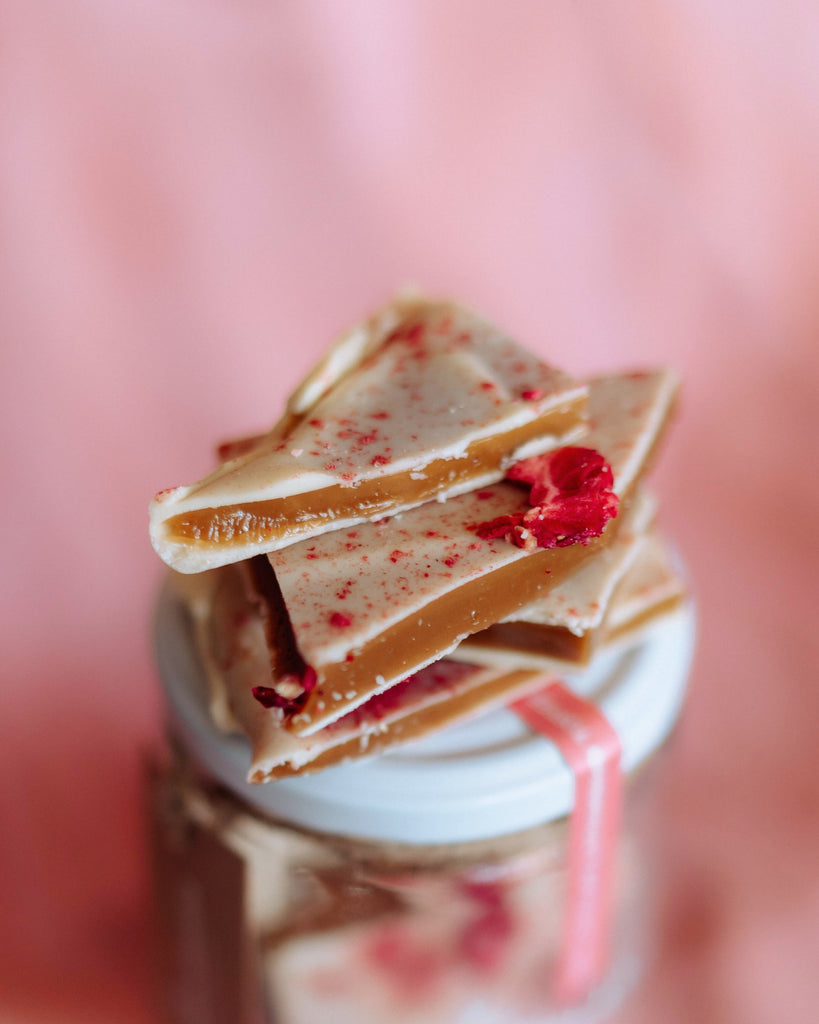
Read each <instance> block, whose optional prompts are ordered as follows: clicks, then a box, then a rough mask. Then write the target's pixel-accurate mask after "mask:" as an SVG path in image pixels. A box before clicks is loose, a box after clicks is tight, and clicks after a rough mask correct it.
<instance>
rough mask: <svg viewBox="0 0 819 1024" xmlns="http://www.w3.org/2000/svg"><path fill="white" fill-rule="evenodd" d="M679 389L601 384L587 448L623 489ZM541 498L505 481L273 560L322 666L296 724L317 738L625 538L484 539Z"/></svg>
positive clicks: (638, 378)
mask: <svg viewBox="0 0 819 1024" xmlns="http://www.w3.org/2000/svg"><path fill="white" fill-rule="evenodd" d="M675 391H676V381H675V378H674V377H673V376H672V375H671V374H669V373H666V372H663V371H658V372H653V373H642V374H626V375H621V376H616V377H608V378H600V379H597V380H595V381H593V382H592V383H591V387H590V398H591V415H592V420H593V424H594V426H593V429H592V430H591V431H590V433H589V434H588V435H586V436H585V437H584V439H583V441H584V445H588V446H589V447H591V448H594V449H597V450H598V451H599V452H602V454H603V455H604V456H605V457H606V458H607V459H608V460H609V463H610V466H611V469H612V471H613V474H614V489H615V491H616V492H617V494H619V495H620V496H621V497H624V498H627V497H628V496H629V495H630V494H631V492H632V489H633V487H634V485H635V484H636V482H637V480H638V479H639V477H640V476H641V474H642V472H643V471H644V469H645V467H646V465H647V463H648V461H649V460H650V456H651V455H652V453H653V450H654V448H655V446H656V444H657V442H658V438H659V437H660V435H661V433H662V431H663V428H664V426H665V423H666V420H667V418H668V415H669V412H670V409H671V406H672V403H673V398H674V395H675ZM530 507H531V506H530V504H529V501H528V497H527V492H526V490H525V489H521V487H519V486H518V485H516V484H513V483H508V482H501V483H498V484H495V485H493V486H491V487H486V488H479V489H478V490H476V491H472V492H469V493H467V494H463V495H460V496H459V497H456V498H452V499H450V500H449V501H447V502H444V503H438V502H431V503H428V504H426V505H422V506H421V507H420V508H416V509H413V510H411V511H409V512H406V513H404V514H403V515H401V516H397V517H394V518H392V519H390V520H388V521H386V522H382V523H366V524H362V525H360V526H358V527H356V528H355V529H351V530H338V531H335V532H333V533H331V534H325V535H324V536H321V537H316V538H313V539H311V540H309V541H304V542H301V543H299V544H294V545H292V546H290V547H288V548H285V549H283V550H281V551H277V552H273V553H271V554H270V555H268V556H267V558H268V560H269V563H270V565H271V566H272V570H273V571H274V572H275V576H276V579H277V582H278V587H279V588H280V592H281V595H282V598H283V603H282V605H281V606H280V607H279V608H277V609H274V610H273V615H274V616H275V615H288V616H289V620H290V623H291V626H292V630H293V635H294V638H295V643H296V645H297V647H298V653H299V654H300V656H301V657H302V658H303V660H304V663H305V665H306V666H308V669H309V674H308V675H306V676H305V685H304V692H303V694H302V695H301V698H300V704H299V706H298V707H297V708H294V713H293V714H292V715H291V716H290V718H289V720H288V727H289V728H291V729H292V730H293V731H294V732H296V733H299V734H303V735H308V734H309V733H311V732H313V731H315V730H316V729H319V728H321V727H322V726H323V725H325V724H326V723H327V722H330V721H332V720H333V719H335V718H338V717H340V716H341V715H343V714H345V713H346V712H347V711H349V710H350V709H352V708H353V707H356V706H357V705H358V704H361V703H363V702H364V701H365V700H367V698H368V697H370V696H371V695H372V694H373V693H375V692H377V691H380V690H384V689H386V688H387V687H389V686H391V685H393V684H394V683H396V682H398V681H399V680H401V679H404V678H406V677H407V676H409V675H411V674H413V673H414V672H416V671H418V669H420V668H422V667H423V666H425V665H428V664H430V663H431V662H433V661H436V660H438V658H440V657H442V656H443V655H445V654H447V653H449V652H450V651H452V650H453V649H454V648H455V647H456V646H457V644H458V643H459V642H460V641H461V640H463V639H464V638H465V637H467V636H469V635H471V634H473V633H476V632H478V631H479V630H481V629H485V628H486V627H487V626H490V625H493V624H494V623H496V622H499V621H500V620H501V619H504V618H506V617H508V616H510V615H512V614H513V613H514V612H515V611H517V610H518V609H519V608H522V607H524V606H525V605H526V604H529V603H530V602H531V601H533V600H535V599H536V598H538V597H539V596H542V595H543V594H545V593H547V592H549V591H550V590H552V589H553V588H554V587H555V586H557V585H558V584H559V583H560V582H562V581H563V580H564V579H566V578H567V577H568V576H569V575H570V574H571V573H573V572H574V571H576V570H577V569H578V568H579V566H580V565H581V564H582V563H583V562H584V561H585V560H587V559H588V558H590V557H592V556H593V555H595V554H596V553H597V552H599V551H601V550H602V549H603V548H605V546H606V545H607V544H608V542H609V539H610V538H611V537H612V536H614V534H615V533H616V530H615V529H607V530H605V531H604V532H603V534H602V536H599V537H597V538H596V539H593V540H591V541H589V542H588V543H585V542H584V543H574V544H569V545H568V546H557V547H553V548H550V549H548V550H543V549H540V548H535V549H527V548H526V547H525V546H524V547H521V546H517V544H515V543H512V542H510V541H508V540H506V539H503V538H501V537H494V538H492V539H488V540H484V539H481V537H480V532H481V529H480V528H481V524H484V523H487V522H490V523H491V522H494V521H496V520H497V519H498V518H501V517H515V516H518V515H521V514H524V513H525V512H526V511H527V510H528V509H530ZM615 523H616V520H615ZM285 609H286V611H285ZM292 683H293V679H292V677H289V678H288V680H287V685H288V691H287V695H288V698H289V699H290V698H291V697H292V693H293V691H292V689H291V687H292ZM276 686H277V681H276V679H275V677H274V678H273V680H272V687H273V688H275V687H276Z"/></svg>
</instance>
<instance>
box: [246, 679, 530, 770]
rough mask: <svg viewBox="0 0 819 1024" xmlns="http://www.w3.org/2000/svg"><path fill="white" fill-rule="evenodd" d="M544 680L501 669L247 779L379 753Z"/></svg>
mask: <svg viewBox="0 0 819 1024" xmlns="http://www.w3.org/2000/svg"><path fill="white" fill-rule="evenodd" d="M547 682H548V678H547V677H546V676H545V675H544V673H543V672H541V671H538V670H530V669H514V670H511V671H508V672H504V673H502V674H501V675H499V676H497V677H496V678H493V679H489V680H487V681H485V682H482V683H479V684H477V685H475V686H473V687H471V688H468V689H464V690H463V691H461V692H459V693H457V694H454V695H451V696H450V697H449V698H448V699H447V700H445V701H437V702H435V703H431V704H428V705H425V706H422V707H419V708H417V709H416V710H412V711H410V712H409V713H408V714H405V715H402V716H400V717H397V718H395V719H394V720H392V721H390V722H388V723H387V724H386V726H385V728H384V729H382V730H379V731H377V732H370V733H365V734H363V735H362V736H354V737H351V738H349V739H345V740H343V741H342V742H340V743H338V744H335V745H333V746H330V747H328V748H327V749H326V750H323V751H322V752H321V753H320V754H318V755H317V756H316V757H315V758H314V759H313V760H312V761H309V762H308V763H307V764H305V765H303V766H302V767H301V768H294V767H293V766H292V765H291V764H281V765H277V766H276V767H274V768H271V769H270V770H269V771H268V772H261V771H257V772H254V773H251V775H250V776H249V781H251V782H266V781H268V780H269V779H280V778H286V777H289V776H293V775H308V774H310V773H312V772H318V771H321V770H322V769H324V768H330V767H332V766H333V765H336V764H340V763H341V762H342V761H350V760H354V759H357V758H361V757H370V756H372V755H374V754H381V753H384V752H385V751H386V750H390V749H392V748H393V747H398V746H400V745H401V744H404V743H410V742H411V741H413V740H418V739H421V738H422V737H423V736H427V735H429V734H430V733H433V732H437V731H438V730H439V729H443V728H445V727H446V726H448V725H453V724H454V723H456V722H463V721H465V720H466V719H468V718H471V717H473V716H475V715H478V714H480V713H482V712H484V711H488V710H490V709H491V708H494V707H500V706H502V705H505V704H508V703H510V702H511V701H513V700H518V699H519V698H521V697H525V696H526V695H527V694H529V693H531V692H532V691H534V690H536V689H539V688H540V687H541V686H545V685H546V683H547ZM365 707H366V705H365Z"/></svg>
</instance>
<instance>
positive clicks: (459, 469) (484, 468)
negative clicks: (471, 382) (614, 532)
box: [166, 398, 585, 548]
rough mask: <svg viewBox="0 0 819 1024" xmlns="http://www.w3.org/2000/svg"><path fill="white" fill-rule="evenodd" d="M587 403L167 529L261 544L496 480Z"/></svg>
mask: <svg viewBox="0 0 819 1024" xmlns="http://www.w3.org/2000/svg"><path fill="white" fill-rule="evenodd" d="M584 408H585V399H583V398H576V399H575V400H574V401H572V402H571V403H568V404H567V405H566V406H564V407H562V408H561V409H558V410H555V411H551V412H549V413H548V414H547V415H545V416H541V417H540V418H538V419H537V420H533V421H532V422H531V423H527V424H525V425H524V426H522V427H518V428H516V429H515V430H510V431H508V432H507V433H504V434H497V435H495V436H493V437H488V438H483V439H482V440H480V441H475V442H474V443H473V444H471V445H469V447H468V448H467V450H466V453H465V454H464V455H461V456H458V457H453V458H446V459H434V460H432V461H431V462H429V463H427V464H426V465H420V466H418V467H416V468H414V469H413V470H412V472H410V471H406V472H404V473H401V474H395V473H393V474H390V475H385V476H381V477H377V478H375V479H363V480H360V481H358V482H356V483H351V484H349V485H334V486H332V487H322V488H320V489H318V490H316V491H306V492H303V493H301V494H294V495H287V496H285V497H282V498H272V499H270V500H268V501H253V502H246V503H241V504H235V505H225V506H222V507H221V508H203V509H197V510H196V511H193V512H186V513H183V514H180V515H177V516H173V517H172V518H171V519H169V520H168V521H167V522H166V531H167V536H168V538H169V539H171V540H175V541H184V542H186V543H190V542H195V543H196V544H198V545H200V546H205V547H207V546H212V547H219V548H221V547H226V546H229V545H235V546H239V545H241V546H245V545H247V544H258V545H260V546H264V545H266V544H268V543H269V542H271V541H272V542H276V541H279V540H281V539H283V538H288V539H292V540H298V539H299V538H300V537H303V536H309V535H312V534H315V533H317V532H319V531H322V530H326V529H329V528H331V527H335V526H338V525H343V524H353V523H356V522H360V521H361V520H362V519H376V518H378V517H380V516H382V515H385V514H386V513H394V512H395V511H397V510H402V509H408V508H411V507H412V506H414V505H420V504H421V503H422V502H425V501H429V500H431V499H432V498H436V497H438V496H439V495H440V494H446V493H453V492H457V491H458V490H462V489H463V488H464V487H465V486H468V485H469V484H470V483H471V482H472V481H476V480H481V481H486V482H491V481H492V480H493V479H497V478H498V477H499V476H502V475H503V471H504V469H505V468H506V467H507V466H508V465H510V464H511V462H512V461H514V457H515V456H514V453H515V452H516V451H517V450H518V449H519V448H521V447H523V445H525V444H527V443H528V442H530V441H535V440H538V439H543V438H544V437H545V438H549V439H551V445H552V446H554V445H557V444H562V443H565V442H566V441H567V440H568V439H570V438H572V437H573V436H576V435H577V434H579V433H580V431H581V430H582V427H583V418H582V417H583V411H584ZM542 447H543V446H541V448H542Z"/></svg>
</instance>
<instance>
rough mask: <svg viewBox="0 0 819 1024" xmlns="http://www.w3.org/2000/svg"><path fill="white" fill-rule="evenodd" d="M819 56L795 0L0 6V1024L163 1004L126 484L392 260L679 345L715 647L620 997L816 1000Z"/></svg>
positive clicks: (637, 358)
mask: <svg viewBox="0 0 819 1024" xmlns="http://www.w3.org/2000/svg"><path fill="white" fill-rule="evenodd" d="M817 44H819V15H817V13H816V7H815V5H814V4H811V3H807V2H800V0H780V2H776V3H775V2H773V0H767V2H766V0H751V2H747V0H743V2H739V0H722V2H720V3H713V2H712V0H695V2H691V3H685V4H673V3H670V2H658V3H653V4H646V3H638V2H631V3H623V4H607V3H600V4H578V3H575V2H569V0H567V2H554V3H538V2H537V0H531V2H526V0H514V2H505V3H494V4H492V3H482V2H476V0H448V2H447V3H443V4H442V3H434V2H432V0H426V2H419V0H414V2H411V0H392V2H391V3H387V4H385V3H383V2H379V0H350V2H344V3H340V2H334V0H326V2H311V0H306V2H300V3H299V2H295V0H280V2H269V3H264V2H262V0H245V2H240V0H235V2H231V3H228V2H219V0H85V2H83V3H77V2H76V0H40V2H37V3H32V2H30V0H19V2H16V0H3V2H2V3H0V90H1V91H2V92H1V94H0V119H1V121H0V127H1V129H2V130H1V131H0V238H2V251H1V252H0V311H1V312H0V316H2V337H3V344H2V354H3V363H4V368H3V374H2V384H3V392H4V394H3V401H2V417H3V420H4V423H3V437H4V438H5V444H4V445H3V454H2V459H3V465H2V478H3V480H4V484H5V498H4V502H3V506H4V508H3V522H4V536H5V539H6V544H5V557H4V559H3V582H4V588H3V589H4V593H3V597H2V601H3V605H2V620H1V621H2V627H0V628H2V632H3V636H2V650H3V667H4V676H5V678H4V680H3V683H4V685H3V688H2V694H3V698H2V699H3V705H2V711H1V712H0V723H1V724H0V728H1V729H2V743H1V744H0V780H2V781H0V815H1V820H2V832H1V833H0V835H2V839H0V844H1V845H0V886H2V893H1V894H0V895H1V896H2V899H1V900H0V902H2V905H3V908H4V909H3V912H2V914H0V1017H2V1019H3V1021H4V1022H7V1021H8V1022H18V1021H19V1022H37V1024H40V1022H42V1024H52V1022H54V1024H56V1022H62V1021H82V1022H84V1024H94V1022H101V1024H102V1022H105V1024H109V1022H111V1021H117V1022H118V1024H149V1022H153V1021H154V1020H155V1017H154V1014H153V1011H152V1008H151V1001H150V986H149V974H150V972H149V959H148V942H149V938H148V931H147V925H146V918H145V912H144V907H145V900H146V879H145V869H144V851H143V839H142V824H141V819H140V812H139V800H140V779H139V760H140V756H141V751H142V750H143V749H144V748H145V746H146V744H148V743H149V742H150V739H151V738H152V737H153V736H154V735H155V733H156V731H157V711H158V701H157V695H156V692H155V688H154V680H153V672H152V667H151V655H150V644H149V618H150V606H151V600H152V594H153V592H154V590H155V587H156V584H157V580H158V578H159V576H160V567H159V564H158V561H157V559H156V558H155V556H154V555H153V553H152V551H151V549H150V546H149V543H148V539H147V529H146V505H147V502H148V499H149V497H150V496H151V494H152V493H153V492H154V491H155V490H158V489H159V488H161V487H165V486H168V485H172V484H177V483H181V482H183V481H185V482H186V481H189V480H190V479H192V478H195V477H196V476H198V475H200V474H201V473H202V472H204V471H205V470H206V469H207V468H208V467H209V465H210V460H211V445H212V442H213V441H214V440H215V439H219V438H222V437H223V436H225V435H231V434H237V433H242V432H250V431H254V430H256V429H257V428H259V427H262V426H264V425H266V424H269V423H270V422H271V421H272V420H273V419H274V418H275V416H276V413H277V410H278V408H279V404H280V402H281V399H282V397H283V395H284V393H285V391H286V389H287V387H288V385H290V384H292V383H293V382H294V381H295V380H296V378H297V377H298V375H299V374H300V373H301V372H303V370H304V369H305V368H306V367H307V365H308V364H309V363H310V361H311V360H312V359H313V358H314V357H315V356H316V355H317V354H318V353H319V352H320V351H321V349H322V348H323V346H324V345H325V343H326V342H327V341H329V339H330V338H331V337H332V336H333V335H334V333H336V332H337V331H338V330H339V329H340V328H342V327H344V326H346V325H348V324H349V323H350V322H351V321H353V320H355V319H356V318H357V317H358V316H359V315H361V314H362V313H364V312H366V311H367V310H368V309H369V308H371V307H372V306H373V305H374V304H376V303H377V302H379V301H381V300H382V299H383V298H385V297H386V296H387V295H388V294H389V292H390V291H391V290H392V289H393V288H394V287H395V286H397V285H400V284H402V283H404V282H407V281H413V282H417V283H419V284H421V285H423V286H424V287H425V288H427V289H429V290H431V291H433V292H437V293H447V294H451V295H453V296H456V297H458V298H461V299H462V300H464V301H466V302H469V303H471V304H473V305H474V306H476V307H478V308H479V309H481V310H482V311H483V312H485V313H486V314H487V315H488V316H490V317H491V318H493V319H494V320H496V321H497V322H498V323H499V324H501V325H503V326H504V327H505V328H507V329H508V330H509V331H510V332H512V333H514V334H515V335H516V336H517V337H519V338H520V339H521V340H523V341H524V342H525V343H527V344H528V345H530V346H531V347H533V348H535V349H536V350H537V351H539V352H541V353H542V354H543V355H544V356H546V357H547V358H550V359H552V360H553V361H555V362H558V363H560V364H561V365H563V366H565V367H566V368H567V369H569V370H571V371H574V372H576V373H578V374H582V373H585V372H587V371H590V370H603V369H609V368H617V367H621V366H626V365H628V366H633V365H639V364H643V363H672V364H674V365H675V366H677V367H679V368H680V370H681V371H682V373H683V375H684V377H685V382H686V383H685V400H684V404H683V407H682V412H681V416H680V418H679V421H678V424H677V427H676V430H675V432H674V434H673V436H672V438H671V440H670V443H669V446H668V449H667V451H666V454H665V456H664V460H663V463H662V466H661V468H660V471H659V472H658V474H657V487H658V489H659V491H660V493H661V495H662V498H663V502H664V509H663V519H664V522H665V524H666V527H667V529H668V530H669V531H670V532H671V533H673V535H674V537H675V538H676V539H677V540H678V542H679V544H680V546H681V548H682V550H683V551H684V553H685V555H686V557H687V559H688V562H689V564H690V567H691V571H692V573H693V575H694V578H695V580H696V587H697V591H698V596H699V602H700V608H701V612H702V635H701V645H700V653H699V659H698V663H697V667H696V672H695V676H694V679H693V685H692V691H691V700H690V705H689V708H688V714H687V716H686V720H685V723H684V725H683V728H682V730H681V731H680V733H679V734H678V736H677V739H676V742H675V744H674V747H673V752H672V759H671V763H670V771H669V779H668V782H669V785H668V791H667V802H666V805H665V809H664V812H663V814H664V818H665V829H664V841H665V843H666V846H667V862H668V865H669V868H670V873H671V881H672V885H671V886H670V888H669V893H668V903H667V907H666V917H665V923H666V927H665V934H664V939H663V944H662V947H661V949H660V951H659V952H660V962H659V966H658V970H657V972H656V974H655V977H654V980H653V981H652V982H651V984H650V985H649V987H648V989H647V990H646V992H645V993H644V994H643V996H642V998H641V1000H640V1002H639V1005H638V1006H637V1007H635V1008H634V1009H633V1011H632V1014H631V1015H630V1016H629V1018H628V1019H629V1021H634V1022H638V1024H643V1022H644V1024H649V1022H651V1024H655V1022H657V1021H660V1020H661V1021H663V1024H678V1022H679V1024H682V1022H689V1021H694V1020H696V1021H706V1022H716V1024H756V1022H766V1021H789V1022H803V1021H812V1020H815V1019H816V1012H817V1011H816V1005H817V1003H819V985H817V971H816V936H817V931H818V930H819V928H818V926H819V881H818V879H817V870H816V864H817V863H818V862H819V814H817V807H818V806H819V801H818V800H817V798H818V797H819V777H818V776H817V754H816V747H815V744H816V721H817V718H819V687H817V685H816V683H817V679H816V668H817V664H819V657H817V655H818V654H819V651H817V636H819V629H817V628H816V626H815V624H814V623H813V622H812V621H811V616H810V612H811V611H812V610H814V609H815V606H816V598H815V593H816V586H815V576H816V570H817V564H816V563H817V560H816V554H815V553H816V540H815V531H816V514H817V509H818V508H819V501H818V500H817V499H819V493H818V491H819V487H818V486H817V481H818V480H819V475H817V473H816V472H815V459H816V441H817V438H818V437H819V431H817V422H816V412H815V407H816V402H817V369H818V368H819V366H818V364H819V356H817V341H816V339H817V335H819V299H817V297H816V294H817V293H816V267H817V264H818V263H819V116H817V111H818V110H819V62H818V61H817V56H819V45H817ZM808 441H811V442H813V443H812V444H811V448H810V451H809V450H808ZM810 669H812V670H813V671H812V672H811V671H810ZM811 947H812V948H811Z"/></svg>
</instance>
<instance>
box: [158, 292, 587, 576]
mask: <svg viewBox="0 0 819 1024" xmlns="http://www.w3.org/2000/svg"><path fill="white" fill-rule="evenodd" d="M586 397H587V389H586V387H585V385H583V384H580V383H579V382H577V381H574V380H572V379H571V378H570V377H568V376H567V375H566V374H565V373H563V372H561V371H560V370H557V369H555V368H553V367H551V366H548V365H547V364H545V363H543V362H542V361H541V360H539V359H537V358H536V357H535V356H534V355H532V354H531V353H529V352H527V351H526V350H525V349H523V348H521V347H520V346H519V345H518V344H517V343H515V342H514V341H512V340H511V339H509V338H508V337H506V336H504V335H503V334H502V333H501V332H499V331H498V330H497V329H496V328H494V327H493V326H491V325H490V324H488V323H487V322H486V321H484V320H482V319H481V318H480V317H478V316H477V315H476V314H474V313H472V312H471V311H469V310H466V309H464V308H462V307H459V306H456V305H453V304H451V303H447V302H435V301H430V300H426V299H421V298H412V299H403V300H399V301H396V302H395V303H393V304H392V305H390V306H389V307H388V308H387V309H386V310H384V311H382V312H381V313H380V314H379V315H377V316H375V317H374V318H372V320H370V321H369V322H368V323H367V324H365V325H364V326H363V327H360V328H357V329H356V330H354V331H352V332H350V333H349V334H348V335H346V336H345V337H344V338H342V339H341V340H340V342H339V343H338V344H337V345H336V346H335V347H334V348H333V349H332V350H331V352H330V353H329V354H328V356H326V357H325V359H324V360H323V361H322V363H320V364H319V366H318V367H317V368H316V370H315V371H314V373H313V374H311V376H310V377H308V379H307V380H306V381H305V382H304V383H303V384H302V385H301V386H300V387H299V388H298V389H297V391H296V393H295V394H294V396H293V397H292V398H291V400H290V402H289V405H288V409H287V411H286V413H285V415H284V417H283V418H282V420H280V421H279V423H277V424H276V426H275V427H274V428H273V429H272V430H271V432H270V433H269V434H267V435H265V436H263V437H261V438H256V439H253V438H251V439H245V440H244V441H242V442H241V443H235V444H233V445H227V446H225V448H224V452H225V454H227V455H228V456H230V457H228V458H227V460H226V461H225V462H224V463H223V464H222V465H221V466H219V468H218V469H216V470H215V471H214V472H213V473H211V474H210V475H209V476H207V477H205V479H204V480H201V481H199V482H198V483H196V484H192V485H190V486H184V487H177V488H172V489H170V490H167V491H163V492H160V494H158V495H157V496H156V498H155V499H154V500H153V502H152V503H151V507H150V519H151V539H152V542H153V544H154V547H155V548H156V550H157V552H158V553H159V554H160V556H161V557H162V558H163V559H164V560H165V561H166V562H167V563H168V564H169V565H171V566H172V567H173V568H175V569H177V570H178V571H180V572H186V573H189V572H200V571H202V570H205V569H209V568H213V567H215V566H219V565H223V564H226V563H230V562H236V561H239V560H242V559H245V558H248V557H250V556H251V555H255V554H258V553H260V552H266V551H274V550H277V549H279V548H281V547H284V546H286V545H288V544H291V543H293V542H294V541H297V540H300V539H304V538H307V537H313V536H316V535H319V534H322V533H324V532H326V531H328V530H334V529H339V528H343V527H348V526H352V525H354V524H356V523H360V522H364V521H366V520H372V519H377V518H379V517H383V516H385V515H393V514H394V513H396V512H398V511H400V510H402V509H407V508H410V507H413V506H415V505H418V504H420V503H422V502H425V501H429V500H431V499H432V498H438V499H442V498H446V497H449V496H451V495H454V494H458V493H460V492H463V491H466V490H470V489H472V488H474V487H476V486H480V485H482V484H486V483H491V482H493V481H496V480H499V479H501V478H502V476H503V474H504V470H505V469H506V467H507V466H509V465H510V464H511V463H512V462H515V461H518V460H519V459H521V458H524V457H526V456H528V455H532V454H536V453H541V452H545V451H547V450H549V449H551V448H554V447H557V446H558V445H561V444H565V443H566V442H567V441H568V440H571V439H573V438H574V437H576V436H578V435H579V434H580V433H581V432H582V430H583V428H584V419H585V406H586Z"/></svg>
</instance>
